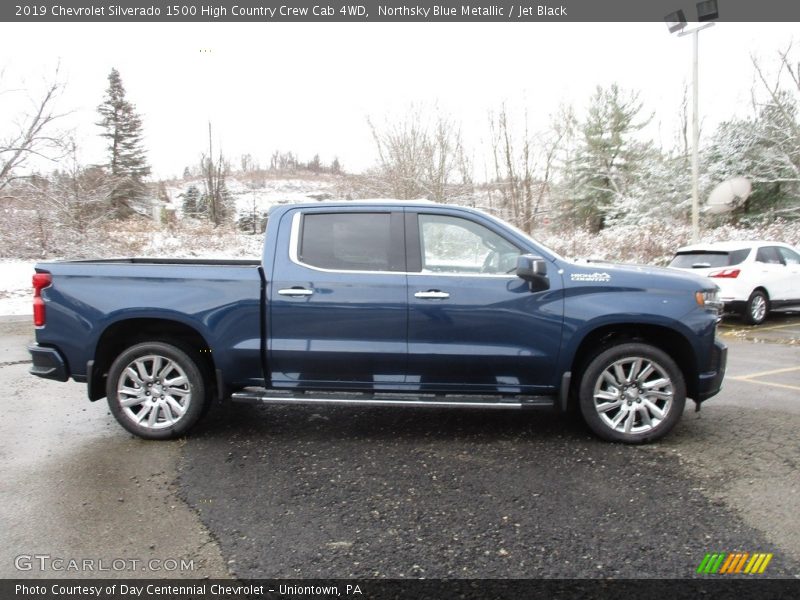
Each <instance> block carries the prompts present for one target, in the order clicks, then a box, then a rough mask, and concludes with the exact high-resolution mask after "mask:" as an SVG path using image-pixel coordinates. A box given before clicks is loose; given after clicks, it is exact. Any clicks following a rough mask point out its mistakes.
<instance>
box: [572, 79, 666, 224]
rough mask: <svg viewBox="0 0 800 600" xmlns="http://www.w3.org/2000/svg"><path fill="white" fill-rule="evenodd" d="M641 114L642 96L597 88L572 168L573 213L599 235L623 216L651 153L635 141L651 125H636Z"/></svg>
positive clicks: (647, 145)
mask: <svg viewBox="0 0 800 600" xmlns="http://www.w3.org/2000/svg"><path fill="white" fill-rule="evenodd" d="M641 109H642V104H641V102H639V100H638V94H630V95H629V96H628V97H625V95H624V94H623V92H622V91H621V90H620V89H619V87H618V86H617V85H616V84H613V85H611V87H610V88H607V89H604V88H602V87H599V86H598V88H597V91H596V92H595V94H594V96H593V97H592V100H591V105H590V106H589V111H588V115H587V117H586V121H585V122H584V124H583V127H582V130H583V140H582V143H581V145H580V147H579V149H578V153H577V156H576V158H575V162H574V165H573V169H574V173H575V176H576V178H577V180H578V181H577V183H578V188H577V189H576V193H575V195H574V196H573V199H572V206H571V211H570V212H571V216H572V218H573V220H574V221H576V222H579V223H582V224H585V225H587V226H588V227H589V229H590V230H591V231H593V232H595V233H596V232H598V231H600V230H601V229H603V227H605V225H606V223H607V221H608V220H609V218H612V217H617V216H620V215H619V214H617V213H618V212H620V211H619V210H617V209H618V208H619V207H620V206H623V205H624V204H625V203H626V202H627V201H628V200H629V197H628V196H629V191H630V187H631V185H632V183H634V182H635V181H636V178H637V173H638V168H639V167H640V166H641V163H642V161H643V160H644V159H645V157H646V156H648V155H649V154H650V152H651V147H650V144H647V143H643V142H639V141H637V140H636V138H635V135H636V133H637V132H638V131H640V130H641V129H642V128H643V127H645V126H646V125H647V123H648V122H649V121H650V119H649V118H646V119H644V120H638V119H639V113H640V112H641Z"/></svg>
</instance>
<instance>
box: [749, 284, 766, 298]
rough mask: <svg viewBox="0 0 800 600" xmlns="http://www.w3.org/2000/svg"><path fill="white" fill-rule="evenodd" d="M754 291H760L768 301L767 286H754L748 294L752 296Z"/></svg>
mask: <svg viewBox="0 0 800 600" xmlns="http://www.w3.org/2000/svg"><path fill="white" fill-rule="evenodd" d="M754 292H761V293H762V294H764V295H765V296H766V297H767V301H769V292H768V291H767V288H765V287H762V286H758V287H757V288H754V289H753V291H752V292H750V295H751V296H752V295H753V293H754Z"/></svg>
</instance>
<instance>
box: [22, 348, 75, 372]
mask: <svg viewBox="0 0 800 600" xmlns="http://www.w3.org/2000/svg"><path fill="white" fill-rule="evenodd" d="M28 352H30V353H31V358H32V359H33V366H32V367H31V368H30V371H29V373H30V374H31V375H36V376H37V377H43V378H45V379H55V380H56V381H66V380H67V379H69V371H68V369H67V362H66V361H65V360H64V357H63V356H61V353H60V352H59V351H58V350H56V349H55V348H46V347H44V346H39V345H38V344H32V345H30V346H28Z"/></svg>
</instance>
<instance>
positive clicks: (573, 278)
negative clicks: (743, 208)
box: [563, 261, 716, 291]
mask: <svg viewBox="0 0 800 600" xmlns="http://www.w3.org/2000/svg"><path fill="white" fill-rule="evenodd" d="M563 267H564V280H565V283H566V284H567V285H570V284H572V285H575V284H586V285H591V284H601V285H605V286H610V287H637V288H661V289H663V288H677V289H685V290H689V291H698V290H706V289H713V288H714V287H716V284H715V283H714V282H713V281H710V280H709V279H708V278H707V277H703V276H701V275H700V274H697V273H694V272H691V271H683V270H677V269H669V268H666V267H655V266H652V265H631V264H622V263H606V262H587V263H578V262H570V261H565V262H564V265H563Z"/></svg>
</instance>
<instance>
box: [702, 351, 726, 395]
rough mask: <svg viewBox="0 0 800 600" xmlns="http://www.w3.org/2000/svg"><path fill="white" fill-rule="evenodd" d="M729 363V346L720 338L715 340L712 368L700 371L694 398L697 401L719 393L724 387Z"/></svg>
mask: <svg viewBox="0 0 800 600" xmlns="http://www.w3.org/2000/svg"><path fill="white" fill-rule="evenodd" d="M727 364H728V347H727V346H726V345H725V344H723V343H722V342H720V341H719V340H714V349H713V351H712V356H711V364H710V365H709V367H710V369H709V370H708V371H705V372H703V373H700V377H699V378H698V382H697V394H695V398H694V401H695V402H702V401H703V400H707V399H708V398H711V396H715V395H717V394H718V393H719V391H720V390H721V389H722V380H723V379H724V377H725V367H726V365H727Z"/></svg>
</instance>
